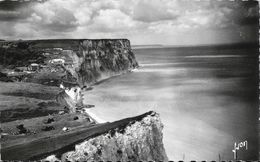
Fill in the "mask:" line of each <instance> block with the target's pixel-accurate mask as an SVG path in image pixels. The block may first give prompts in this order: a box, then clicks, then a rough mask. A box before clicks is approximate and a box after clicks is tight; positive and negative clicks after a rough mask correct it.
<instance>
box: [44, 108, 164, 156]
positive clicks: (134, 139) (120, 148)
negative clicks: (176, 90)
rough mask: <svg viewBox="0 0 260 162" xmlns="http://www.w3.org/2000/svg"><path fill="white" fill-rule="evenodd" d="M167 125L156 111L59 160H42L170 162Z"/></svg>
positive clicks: (80, 145)
mask: <svg viewBox="0 0 260 162" xmlns="http://www.w3.org/2000/svg"><path fill="white" fill-rule="evenodd" d="M162 129H163V125H162V123H161V121H160V118H159V115H158V114H157V113H155V112H152V113H151V114H150V115H147V116H145V117H144V118H143V119H142V120H140V121H136V122H133V123H132V124H128V126H126V127H124V128H118V129H116V130H115V131H110V132H109V133H105V134H102V135H99V136H96V137H93V138H91V139H89V140H86V141H84V142H82V143H79V144H77V145H75V150H74V151H68V152H65V153H63V154H62V155H61V158H60V159H58V158H56V157H55V155H51V156H48V157H47V158H45V159H43V160H42V161H45V160H48V161H168V158H167V156H166V153H165V149H164V146H163V143H162V138H163V135H162Z"/></svg>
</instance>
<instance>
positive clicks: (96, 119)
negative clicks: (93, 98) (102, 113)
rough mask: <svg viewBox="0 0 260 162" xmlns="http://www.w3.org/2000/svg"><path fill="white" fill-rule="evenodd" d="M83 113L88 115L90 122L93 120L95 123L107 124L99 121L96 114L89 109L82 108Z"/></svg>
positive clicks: (101, 120)
mask: <svg viewBox="0 0 260 162" xmlns="http://www.w3.org/2000/svg"><path fill="white" fill-rule="evenodd" d="M84 112H85V113H87V114H88V115H89V117H90V118H91V119H92V120H94V122H95V123H106V122H107V121H105V120H104V119H101V118H100V117H98V116H97V115H96V114H94V113H93V111H92V110H91V109H89V108H84Z"/></svg>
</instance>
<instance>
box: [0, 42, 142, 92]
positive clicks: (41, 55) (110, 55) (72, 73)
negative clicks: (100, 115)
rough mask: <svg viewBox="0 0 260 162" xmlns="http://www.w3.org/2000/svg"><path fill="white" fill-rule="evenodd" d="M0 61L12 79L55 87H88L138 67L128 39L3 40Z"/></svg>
mask: <svg viewBox="0 0 260 162" xmlns="http://www.w3.org/2000/svg"><path fill="white" fill-rule="evenodd" d="M0 58H1V59H0V65H1V66H3V67H4V68H7V69H9V71H8V70H7V71H8V72H9V75H10V77H13V78H15V79H17V80H20V81H27V82H37V83H41V84H46V85H56V86H57V85H59V84H60V82H62V81H64V82H73V83H77V84H79V85H80V87H82V86H87V85H90V84H93V83H95V82H97V81H100V80H102V79H106V78H109V77H111V76H114V75H117V74H121V73H123V72H126V71H128V70H131V69H133V68H136V67H137V66H138V63H137V61H136V59H135V56H134V54H133V52H132V50H131V45H130V41H129V40H127V39H100V40H89V39H77V40H71V39H63V40H60V39H59V40H28V41H9V42H8V41H3V42H0ZM10 70H16V71H14V72H13V73H10ZM1 72H3V71H1ZM16 72H19V73H16ZM22 72H24V73H22ZM22 74H23V75H22Z"/></svg>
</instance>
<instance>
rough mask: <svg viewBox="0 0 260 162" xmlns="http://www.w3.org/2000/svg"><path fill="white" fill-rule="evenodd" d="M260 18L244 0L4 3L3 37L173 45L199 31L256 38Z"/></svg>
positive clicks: (1, 14) (0, 9) (255, 7)
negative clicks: (164, 42) (122, 39)
mask: <svg viewBox="0 0 260 162" xmlns="http://www.w3.org/2000/svg"><path fill="white" fill-rule="evenodd" d="M258 17H259V15H258V4H257V3H255V2H242V1H241V2H240V1H234V2H230V1H195V0H194V1H184V0H174V1H173V0H87V1H86V0H41V1H40V0H38V1H28V0H26V1H25V0H19V2H18V1H0V23H1V25H0V30H1V31H0V36H1V37H3V38H6V39H18V37H19V38H30V39H35V38H37V39H40V38H104V37H111V38H117V37H129V38H132V39H133V40H134V41H135V39H136V40H140V39H141V38H147V39H155V37H156V40H158V41H159V40H168V41H169V43H170V40H173V39H174V38H173V37H176V36H178V37H180V38H179V39H188V37H187V36H186V35H188V34H190V33H195V32H198V31H201V30H207V31H209V32H210V31H212V32H216V33H217V32H219V31H222V33H225V32H227V31H229V29H233V30H234V31H235V32H236V33H241V32H242V33H244V34H243V35H253V34H246V33H247V32H249V31H248V30H249V29H250V28H251V27H255V26H257V24H258ZM244 26H249V27H246V28H245V27H244ZM220 33H221V32H220ZM153 35H154V36H153ZM184 35H185V36H184ZM142 36H143V37H142ZM204 36H205V37H206V36H207V35H204ZM160 37H161V38H160ZM166 37H167V38H166ZM156 40H155V41H156ZM194 40H195V39H194ZM205 40H206V39H205ZM144 41H148V40H144ZM138 42H139V41H138ZM180 42H185V41H184V40H183V41H181V40H180Z"/></svg>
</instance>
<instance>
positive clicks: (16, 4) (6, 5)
mask: <svg viewBox="0 0 260 162" xmlns="http://www.w3.org/2000/svg"><path fill="white" fill-rule="evenodd" d="M33 3H35V1H10V0H6V1H0V21H19V20H23V19H26V18H28V17H30V16H31V13H32V10H31V6H32V5H33Z"/></svg>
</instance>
